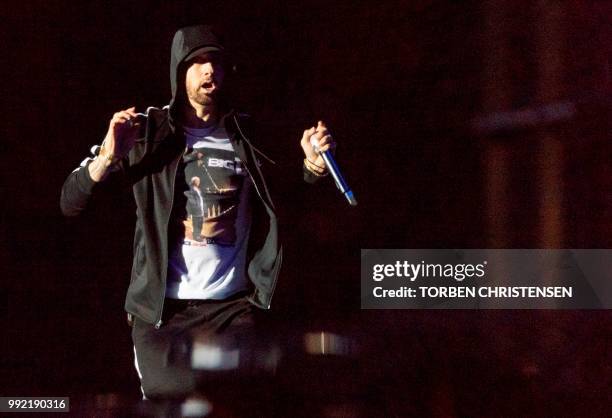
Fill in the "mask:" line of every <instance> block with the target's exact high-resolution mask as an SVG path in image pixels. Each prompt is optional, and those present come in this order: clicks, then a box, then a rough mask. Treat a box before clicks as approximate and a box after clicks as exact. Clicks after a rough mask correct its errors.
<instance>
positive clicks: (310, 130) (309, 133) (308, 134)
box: [300, 127, 316, 146]
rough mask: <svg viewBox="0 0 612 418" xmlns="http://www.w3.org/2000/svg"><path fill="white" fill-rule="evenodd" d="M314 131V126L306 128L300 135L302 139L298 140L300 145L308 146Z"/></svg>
mask: <svg viewBox="0 0 612 418" xmlns="http://www.w3.org/2000/svg"><path fill="white" fill-rule="evenodd" d="M315 131H316V128H315V127H312V128H308V129H306V130H305V131H304V134H303V135H302V140H301V141H300V143H301V144H302V146H308V145H309V144H310V137H311V136H312V135H313V134H314V133H315Z"/></svg>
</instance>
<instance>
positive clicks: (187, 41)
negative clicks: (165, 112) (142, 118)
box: [170, 25, 225, 114]
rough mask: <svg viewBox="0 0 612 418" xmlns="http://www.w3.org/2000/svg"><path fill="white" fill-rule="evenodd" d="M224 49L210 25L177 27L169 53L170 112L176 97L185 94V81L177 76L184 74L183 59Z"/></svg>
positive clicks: (172, 111)
mask: <svg viewBox="0 0 612 418" xmlns="http://www.w3.org/2000/svg"><path fill="white" fill-rule="evenodd" d="M224 51H225V49H224V47H223V43H222V41H221V39H220V37H219V36H217V35H216V34H215V33H214V31H213V28H212V26H210V25H195V26H188V27H185V28H181V29H179V30H178V31H177V32H176V33H175V34H174V39H173V40H172V51H171V55H170V86H171V88H172V100H171V101H170V112H171V114H173V113H174V111H175V109H174V107H175V104H176V103H177V102H178V101H177V98H180V96H181V95H184V94H185V81H184V79H181V80H179V78H181V77H183V76H184V68H183V67H184V66H183V64H184V63H185V61H188V60H189V59H191V58H193V57H195V56H197V55H199V54H201V53H204V52H220V53H223V52H224Z"/></svg>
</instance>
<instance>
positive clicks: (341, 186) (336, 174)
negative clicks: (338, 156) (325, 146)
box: [310, 138, 357, 206]
mask: <svg viewBox="0 0 612 418" xmlns="http://www.w3.org/2000/svg"><path fill="white" fill-rule="evenodd" d="M310 143H311V144H312V146H313V147H314V149H315V151H317V152H319V154H321V157H323V161H325V165H326V166H327V169H328V170H329V172H330V173H331V175H332V177H333V178H334V181H335V182H336V187H338V190H340V192H342V194H343V195H344V196H345V197H346V200H348V202H349V204H350V205H351V206H357V199H355V195H354V194H353V191H352V190H351V188H350V187H349V185H348V183H347V182H346V180H344V176H343V175H342V173H341V172H340V167H338V164H337V163H336V160H335V159H334V156H333V155H332V153H331V151H329V150H328V151H323V152H320V151H319V144H318V142H317V140H316V139H315V138H311V139H310Z"/></svg>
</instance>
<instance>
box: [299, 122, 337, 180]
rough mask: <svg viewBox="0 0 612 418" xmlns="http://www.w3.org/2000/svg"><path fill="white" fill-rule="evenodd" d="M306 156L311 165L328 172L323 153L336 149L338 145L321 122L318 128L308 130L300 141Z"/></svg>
mask: <svg viewBox="0 0 612 418" xmlns="http://www.w3.org/2000/svg"><path fill="white" fill-rule="evenodd" d="M300 145H301V146H302V150H304V155H305V156H306V159H307V160H308V162H310V164H314V166H315V167H318V168H320V169H321V171H326V169H327V167H326V166H325V160H323V157H322V156H321V152H325V151H328V150H330V149H333V148H335V146H336V143H335V142H334V140H333V138H332V136H331V135H330V134H329V131H328V130H327V127H326V126H325V123H323V122H322V121H319V122H318V124H317V127H316V128H315V127H314V126H313V127H312V128H309V129H306V130H305V131H304V134H303V135H302V140H301V141H300Z"/></svg>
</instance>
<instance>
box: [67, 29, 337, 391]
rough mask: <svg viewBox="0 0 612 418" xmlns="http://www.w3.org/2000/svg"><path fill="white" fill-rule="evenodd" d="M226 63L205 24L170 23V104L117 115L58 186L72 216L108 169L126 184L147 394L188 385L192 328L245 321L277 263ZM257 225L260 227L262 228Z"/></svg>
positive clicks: (211, 329) (320, 171)
mask: <svg viewBox="0 0 612 418" xmlns="http://www.w3.org/2000/svg"><path fill="white" fill-rule="evenodd" d="M227 62H228V57H227V56H226V53H225V50H224V47H223V45H222V44H221V42H220V40H219V38H218V37H217V36H216V35H215V34H214V33H213V31H212V30H211V28H210V27H208V26H191V27H186V28H183V29H180V30H179V31H177V33H176V34H175V36H174V39H173V42H172V54H171V71H170V82H171V87H172V99H171V101H170V104H169V106H167V107H165V108H164V109H156V108H149V109H148V111H147V115H146V118H143V116H142V114H137V113H136V111H135V108H133V107H131V108H128V109H124V110H121V111H119V112H117V113H115V114H114V115H113V117H112V119H111V120H110V123H109V128H108V132H107V133H106V136H105V138H104V141H103V143H102V146H101V147H100V149H99V152H98V153H97V155H96V156H95V158H93V159H86V160H85V161H84V162H83V163H82V164H81V167H80V168H78V169H77V170H75V171H74V172H73V173H72V174H70V176H69V177H68V179H67V180H66V182H65V184H64V186H63V189H62V196H61V207H62V211H63V213H64V214H65V215H67V216H72V215H76V214H78V213H80V212H81V211H82V210H83V209H85V207H86V205H87V202H88V201H89V199H90V197H91V195H92V194H93V193H95V192H96V189H97V188H98V184H100V183H104V182H106V179H107V178H108V177H109V176H111V172H117V173H113V174H112V175H119V174H120V173H122V175H123V176H125V177H126V178H127V179H128V180H129V182H130V183H131V184H132V185H133V193H134V198H135V201H136V205H137V221H136V230H135V237H134V261H133V264H132V277H131V281H130V285H129V288H128V291H127V297H126V303H125V309H126V311H127V312H128V319H129V321H130V322H131V323H132V326H133V328H132V338H133V341H134V352H135V364H136V367H137V370H138V372H139V376H140V378H141V384H142V390H143V393H144V395H145V396H146V397H148V398H160V397H171V396H177V397H181V396H185V395H187V394H188V393H190V392H191V391H193V390H194V388H195V381H194V378H193V374H192V373H190V370H189V360H188V358H186V357H185V352H186V350H187V347H188V345H189V341H190V338H191V337H192V336H193V335H195V334H200V335H201V334H202V333H216V332H221V331H224V332H227V330H230V329H232V327H234V326H236V325H237V324H240V325H244V324H250V323H252V321H253V312H254V310H255V309H256V308H261V309H269V307H270V303H271V300H272V295H273V293H274V288H275V286H276V282H277V278H278V274H279V269H280V266H281V261H282V247H281V245H280V243H279V242H278V233H277V219H276V212H275V207H274V203H273V201H272V198H271V196H270V194H269V191H268V186H267V179H266V178H265V177H264V174H263V170H264V169H265V167H260V165H263V162H265V158H263V159H262V161H260V160H259V159H260V157H261V156H263V154H262V152H261V151H260V150H259V149H258V148H256V146H254V144H253V143H254V142H255V140H256V138H250V134H249V133H248V132H249V131H248V118H247V117H245V116H244V115H242V114H240V113H237V112H235V111H232V110H229V109H228V108H227V107H226V106H225V105H224V100H222V99H223V96H222V93H223V91H224V90H223V87H224V81H225V73H226V71H227V68H226V66H227ZM143 128H145V129H143ZM143 130H144V132H145V134H144V135H139V132H142V131H143ZM317 142H318V147H319V151H325V150H327V149H329V148H330V146H332V145H333V144H332V140H331V136H330V135H329V133H328V131H327V129H326V127H325V125H324V124H323V123H322V122H319V123H318V125H317V126H316V127H311V128H309V129H307V130H305V131H304V133H303V135H302V140H301V146H302V149H303V151H304V155H305V157H306V158H305V159H304V166H303V170H304V174H305V180H307V181H309V182H314V181H316V180H317V179H318V178H320V177H322V176H325V175H326V174H327V170H326V167H325V162H324V161H323V159H322V157H321V156H320V154H319V153H318V152H317V150H315V148H314V147H313V144H315V145H316V144H317ZM194 155H195V156H196V158H193V156H194ZM264 157H265V156H264ZM194 177H195V178H197V179H198V184H199V183H200V182H201V183H202V184H201V186H200V187H199V188H200V192H201V195H202V199H203V203H204V206H205V208H204V217H205V219H204V220H203V225H202V231H201V234H199V235H201V236H202V240H201V241H198V240H197V239H196V238H197V237H196V236H195V235H196V234H195V226H194V227H193V229H194V232H193V234H194V235H193V236H192V238H194V239H193V240H191V239H189V236H188V234H187V231H186V221H187V218H188V215H187V209H186V208H187V205H188V201H187V195H186V194H185V192H187V191H189V189H190V184H189V183H190V182H191V179H193V178H194ZM256 225H264V228H263V230H264V233H263V234H258V233H256V231H259V230H261V229H262V228H254V227H255V226H256Z"/></svg>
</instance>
